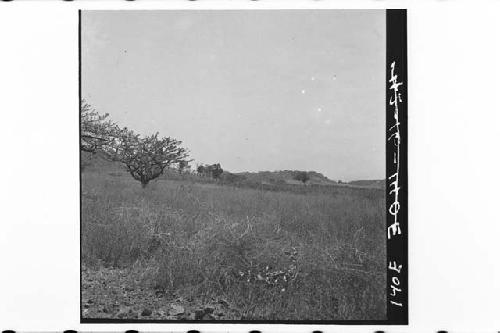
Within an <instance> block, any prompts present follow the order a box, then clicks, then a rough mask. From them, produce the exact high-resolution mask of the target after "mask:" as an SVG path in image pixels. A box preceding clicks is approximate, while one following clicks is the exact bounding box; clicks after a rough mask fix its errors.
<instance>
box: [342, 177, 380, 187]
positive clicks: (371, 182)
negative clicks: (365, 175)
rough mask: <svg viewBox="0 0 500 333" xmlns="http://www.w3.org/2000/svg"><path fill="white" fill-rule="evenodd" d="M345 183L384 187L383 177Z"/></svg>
mask: <svg viewBox="0 0 500 333" xmlns="http://www.w3.org/2000/svg"><path fill="white" fill-rule="evenodd" d="M347 184H349V185H353V186H361V187H376V188H384V187H385V180H383V179H372V180H353V181H351V182H348V183H347Z"/></svg>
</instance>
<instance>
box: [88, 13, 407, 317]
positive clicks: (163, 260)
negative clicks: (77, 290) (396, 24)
mask: <svg viewBox="0 0 500 333" xmlns="http://www.w3.org/2000/svg"><path fill="white" fill-rule="evenodd" d="M80 66H81V73H80V80H81V82H80V89H81V101H80V143H81V152H80V159H81V160H80V163H81V170H80V177H81V318H82V321H83V322H86V321H91V322H106V320H118V321H120V320H121V321H125V322H126V321H134V320H139V321H198V320H200V321H231V322H238V321H243V322H252V321H347V322H348V321H358V322H359V321H364V320H368V321H384V320H387V318H388V315H387V312H388V309H387V307H388V304H390V303H388V296H387V295H388V292H389V291H388V287H387V285H388V284H387V283H388V280H387V279H388V275H387V274H388V273H387V261H388V259H387V258H388V256H387V254H388V251H387V232H388V230H387V228H386V225H387V221H388V215H391V214H392V213H394V208H395V206H394V205H393V206H392V209H390V210H389V211H387V210H386V203H387V200H388V199H389V198H388V197H386V196H387V195H388V193H394V191H396V193H397V191H398V189H399V186H398V185H397V184H395V183H394V182H393V179H392V177H394V176H392V177H391V179H390V180H391V182H392V186H393V187H392V191H391V192H386V186H387V182H386V145H387V144H388V143H387V142H388V140H387V135H386V126H387V125H386V124H387V121H389V119H386V86H387V85H388V84H390V83H388V82H387V80H386V75H387V66H386V11H385V10H205V11H203V10H200V11H192V10H184V11H183V10H170V11H160V10H156V11H116V10H115V11H82V12H81V13H80ZM393 71H394V68H393ZM393 74H394V73H393ZM394 79H396V77H393V78H392V81H391V82H392V83H393V85H392V88H394V87H396V88H397V87H399V83H395V81H394ZM393 90H394V89H393ZM399 98H401V97H399ZM393 104H394V101H392V103H391V104H390V105H393ZM391 112H392V111H390V112H389V114H391ZM396 122H397V123H396V124H395V126H397V125H399V122H398V119H397V118H396ZM394 128H395V127H394V126H392V127H391V128H390V129H394ZM394 135H399V134H398V133H392V134H391V136H390V137H389V139H390V141H391V142H392V141H393V139H394ZM397 138H399V136H397V137H396V139H397ZM391 158H392V155H391ZM386 194H387V195H386ZM396 198H397V197H396ZM397 205H398V206H397V208H398V209H399V203H397ZM389 207H391V206H389ZM392 215H394V214H392ZM398 228H399V227H398ZM390 231H391V230H390V229H389V232H390ZM399 232H400V230H399ZM389 264H390V267H391V263H389ZM392 265H393V266H394V265H396V264H395V263H392ZM394 267H396V268H397V265H396V266H394ZM394 267H393V268H394ZM399 269H400V268H399ZM397 272H399V271H397ZM398 285H399V281H398ZM396 289H397V290H399V291H400V288H396ZM392 291H393V292H394V290H392ZM392 304H397V305H399V306H402V304H401V303H398V302H394V301H393V303H392Z"/></svg>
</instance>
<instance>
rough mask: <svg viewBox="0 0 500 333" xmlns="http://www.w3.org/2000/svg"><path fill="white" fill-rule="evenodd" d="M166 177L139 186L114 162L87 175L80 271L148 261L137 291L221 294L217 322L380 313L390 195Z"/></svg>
mask: <svg viewBox="0 0 500 333" xmlns="http://www.w3.org/2000/svg"><path fill="white" fill-rule="evenodd" d="M166 178H167V177H164V178H161V179H159V180H158V181H156V182H153V183H151V184H150V185H149V186H148V188H146V189H143V188H141V186H138V184H137V183H135V182H134V181H133V180H132V179H131V178H130V177H128V176H127V174H126V173H125V172H120V170H119V169H118V171H117V170H114V171H110V170H109V169H108V170H103V169H102V168H88V169H86V170H85V172H84V173H83V175H82V185H83V188H82V191H83V193H82V258H83V264H84V266H85V267H88V268H91V269H98V268H99V267H107V268H109V269H113V268H114V269H122V270H123V269H129V270H130V272H131V274H133V272H134V267H135V268H137V267H141V270H140V272H138V273H137V271H136V273H137V274H138V276H140V281H141V282H140V285H141V286H142V287H147V288H149V289H151V290H158V291H160V292H164V293H167V294H169V293H170V294H172V295H174V294H175V295H177V296H179V295H181V296H182V297H184V298H185V299H189V298H195V299H196V300H197V301H199V302H200V303H203V304H204V303H207V302H210V300H214V299H223V300H225V301H226V302H227V303H228V304H231V305H232V311H230V312H227V314H226V313H225V314H224V316H222V317H221V318H220V319H267V320H273V319H275V320H276V319H281V320H284V319H290V320H293V319H367V318H370V319H382V318H384V316H385V241H384V237H383V236H384V224H385V220H384V215H383V212H384V205H385V201H384V196H383V191H378V190H366V191H368V192H366V191H364V190H357V191H354V190H351V189H348V188H342V187H340V186H339V187H335V188H336V190H337V191H336V192H332V193H325V192H322V191H317V190H315V187H308V186H295V187H300V188H301V189H305V190H307V191H310V192H308V193H294V192H292V191H286V190H281V191H279V190H275V191H267V190H259V189H253V188H245V187H235V186H230V185H220V184H217V183H209V182H207V183H203V182H195V180H196V179H197V178H194V177H193V178H192V179H184V180H182V179H179V180H168V179H166ZM290 186H294V185H290ZM329 187H330V186H329ZM331 187H332V188H333V186H331ZM367 193H369V194H367ZM115 315H116V313H115ZM109 316H113V314H112V313H109Z"/></svg>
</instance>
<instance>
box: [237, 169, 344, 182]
mask: <svg viewBox="0 0 500 333" xmlns="http://www.w3.org/2000/svg"><path fill="white" fill-rule="evenodd" d="M297 172H299V170H280V171H259V172H239V173H235V175H237V176H240V177H245V179H247V180H249V181H252V182H256V183H263V184H280V183H281V184H301V182H300V181H298V180H295V179H294V178H295V175H296V173H297ZM307 174H308V176H309V180H308V181H307V183H308V184H317V185H333V184H336V183H337V182H336V181H333V180H331V179H328V178H327V177H326V176H324V175H323V174H321V173H319V172H316V171H307Z"/></svg>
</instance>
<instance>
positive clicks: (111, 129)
mask: <svg viewBox="0 0 500 333" xmlns="http://www.w3.org/2000/svg"><path fill="white" fill-rule="evenodd" d="M108 117H109V114H108V113H105V114H99V113H98V112H97V111H95V110H94V109H93V108H92V106H91V105H90V104H88V103H87V102H86V101H85V100H82V101H81V104H80V120H81V123H80V129H81V135H80V149H81V150H82V151H85V152H88V153H92V154H95V153H97V152H98V151H103V152H105V153H106V152H107V150H108V146H109V145H110V144H112V143H113V140H115V138H117V137H119V136H120V135H121V131H122V130H121V129H120V128H119V127H118V125H116V124H115V123H114V122H112V121H111V120H109V119H108Z"/></svg>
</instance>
